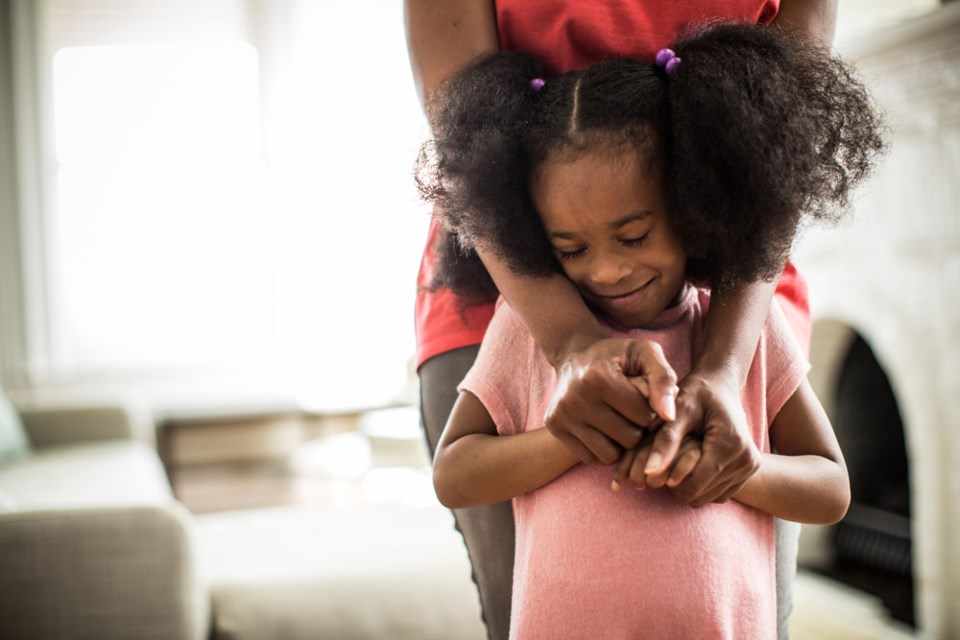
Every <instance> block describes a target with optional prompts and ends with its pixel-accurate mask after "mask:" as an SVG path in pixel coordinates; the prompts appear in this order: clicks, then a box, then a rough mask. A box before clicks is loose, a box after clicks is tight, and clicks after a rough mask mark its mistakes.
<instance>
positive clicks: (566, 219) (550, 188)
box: [531, 145, 686, 329]
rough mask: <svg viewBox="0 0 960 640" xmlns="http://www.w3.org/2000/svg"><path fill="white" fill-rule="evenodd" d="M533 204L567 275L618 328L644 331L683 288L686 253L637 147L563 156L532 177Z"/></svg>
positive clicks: (610, 147) (606, 147)
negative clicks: (571, 158) (571, 157)
mask: <svg viewBox="0 0 960 640" xmlns="http://www.w3.org/2000/svg"><path fill="white" fill-rule="evenodd" d="M531 195H532V197H533V202H534V204H535V205H536V207H537V211H538V212H539V213H540V218H541V219H542V220H543V224H544V227H546V230H547V236H548V237H549V239H550V243H551V244H552V245H553V248H554V251H555V253H556V256H557V258H558V259H559V260H560V264H561V265H562V266H563V271H564V273H566V274H567V277H568V278H570V280H572V281H573V283H574V284H576V285H577V287H579V289H580V291H581V293H582V294H583V297H584V299H586V301H587V303H588V304H590V305H591V306H592V307H593V308H594V309H596V310H597V311H598V312H599V313H600V314H601V315H603V316H605V317H606V318H607V319H608V320H609V321H610V322H611V323H613V324H614V325H616V326H619V327H621V328H627V329H630V328H637V327H643V326H645V325H647V324H649V323H650V321H652V320H653V319H654V318H655V317H656V316H657V314H659V313H660V312H661V311H663V310H664V309H666V308H667V307H669V306H671V305H673V304H676V301H677V299H678V296H679V295H680V293H681V292H682V290H683V284H684V274H685V269H686V254H685V253H684V251H683V249H682V247H681V246H680V241H679V239H678V238H677V235H676V234H675V233H674V231H673V228H672V227H671V226H670V222H669V219H668V215H667V210H666V204H665V199H664V193H663V189H662V187H661V185H660V178H659V176H657V175H655V174H654V172H652V171H651V167H650V163H649V162H648V159H647V157H646V155H645V154H643V153H641V152H640V151H638V150H637V149H636V148H634V147H632V146H630V147H624V146H614V145H595V146H593V147H592V148H589V149H587V150H586V151H583V152H579V153H578V155H577V156H576V157H575V158H574V159H573V160H572V161H571V160H569V159H568V157H566V154H564V152H563V151H561V152H559V153H556V152H555V153H554V154H552V155H550V156H548V157H547V159H546V161H545V162H543V163H542V164H541V165H540V166H539V167H537V170H536V171H535V172H534V176H533V180H532V182H531Z"/></svg>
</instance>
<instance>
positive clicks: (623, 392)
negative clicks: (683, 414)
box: [544, 338, 678, 464]
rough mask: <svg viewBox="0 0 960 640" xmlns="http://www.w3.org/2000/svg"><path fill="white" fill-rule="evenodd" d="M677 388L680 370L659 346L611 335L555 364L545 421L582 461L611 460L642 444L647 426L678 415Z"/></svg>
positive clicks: (592, 462)
mask: <svg viewBox="0 0 960 640" xmlns="http://www.w3.org/2000/svg"><path fill="white" fill-rule="evenodd" d="M627 376H639V380H634V381H631V380H630V379H628V377H627ZM677 392H678V388H677V375H676V373H675V372H674V371H673V368H672V367H671V366H670V365H669V364H668V363H667V360H666V358H665V357H664V355H663V350H662V349H661V348H660V345H658V344H656V343H654V342H649V341H646V340H626V339H613V338H609V339H605V340H600V341H598V342H595V343H593V344H592V345H590V346H589V347H587V348H585V349H583V350H581V351H579V352H577V353H575V354H574V355H573V356H572V357H570V358H568V359H567V360H566V361H565V362H564V363H563V364H561V365H560V366H559V367H558V368H557V384H556V387H555V388H554V392H553V396H552V397H551V400H550V404H549V406H548V408H547V413H546V416H545V417H544V421H545V423H546V426H547V428H548V429H549V430H550V432H551V433H552V434H553V435H554V436H556V437H557V438H558V439H559V440H560V441H561V442H563V443H564V444H565V445H566V446H567V447H568V448H569V449H570V450H571V451H572V452H573V453H574V454H575V455H576V456H577V457H579V458H580V459H581V460H582V461H583V462H586V463H588V464H613V463H615V462H616V461H617V460H618V459H619V458H620V456H621V454H622V453H623V451H624V450H625V449H631V448H633V447H636V446H637V444H639V442H640V439H641V437H642V436H643V430H644V429H645V428H648V427H651V426H653V425H655V424H657V423H659V421H660V420H661V419H662V420H672V419H674V417H675V416H676V396H677ZM648 398H649V400H648Z"/></svg>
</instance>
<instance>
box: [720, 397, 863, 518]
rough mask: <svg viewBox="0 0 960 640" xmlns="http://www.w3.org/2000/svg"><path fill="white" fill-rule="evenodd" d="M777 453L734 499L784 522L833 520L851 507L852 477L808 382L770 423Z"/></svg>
mask: <svg viewBox="0 0 960 640" xmlns="http://www.w3.org/2000/svg"><path fill="white" fill-rule="evenodd" d="M770 440H771V443H772V444H773V446H774V448H775V449H776V451H777V453H776V454H763V455H762V459H761V464H760V469H759V471H757V473H755V474H754V475H753V476H752V477H751V478H750V479H749V480H747V482H746V484H744V486H743V489H741V490H740V492H739V493H737V494H736V495H735V496H734V499H735V500H737V501H739V502H742V503H744V504H747V505H750V506H751V507H755V508H757V509H760V510H761V511H765V512H767V513H769V514H771V515H774V516H777V517H779V518H784V519H786V520H793V521H796V522H802V523H807V524H833V523H835V522H838V521H839V520H840V519H841V518H843V516H844V514H846V512H847V507H849V506H850V479H849V477H848V476H847V467H846V464H845V463H844V461H843V454H842V453H841V452H840V445H839V444H837V438H836V436H835V435H834V433H833V428H832V427H831V426H830V420H829V419H828V418H827V415H826V413H825V412H824V410H823V407H822V406H821V405H820V401H819V400H817V397H816V395H815V394H814V392H813V389H811V388H810V384H809V383H808V382H807V381H806V380H804V381H803V383H802V384H801V385H800V388H799V389H797V391H796V392H795V393H794V394H793V396H792V397H791V398H790V399H789V400H788V401H787V403H786V404H785V405H784V406H783V408H782V409H781V410H780V413H779V414H777V417H776V419H774V421H773V425H772V426H771V427H770Z"/></svg>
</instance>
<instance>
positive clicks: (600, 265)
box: [590, 255, 632, 285]
mask: <svg viewBox="0 0 960 640" xmlns="http://www.w3.org/2000/svg"><path fill="white" fill-rule="evenodd" d="M591 267H592V268H591V273H590V277H591V279H592V280H593V281H594V282H595V283H596V284H601V285H609V284H617V283H618V282H620V281H621V280H623V279H624V278H625V277H627V276H628V275H629V274H630V271H631V269H632V266H631V265H630V263H629V262H628V261H627V260H624V259H623V258H621V257H620V256H616V255H611V256H598V257H597V258H596V259H595V260H594V261H593V264H592V265H591Z"/></svg>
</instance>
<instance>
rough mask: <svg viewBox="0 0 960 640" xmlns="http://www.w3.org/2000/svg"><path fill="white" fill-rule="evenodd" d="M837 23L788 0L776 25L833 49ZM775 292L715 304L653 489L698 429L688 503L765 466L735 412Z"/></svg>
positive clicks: (743, 294) (805, 1)
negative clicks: (696, 459)
mask: <svg viewBox="0 0 960 640" xmlns="http://www.w3.org/2000/svg"><path fill="white" fill-rule="evenodd" d="M836 22H837V0H782V1H781V3H780V9H779V11H778V12H777V17H776V19H775V20H774V23H775V24H777V25H779V26H782V27H784V28H786V29H790V30H793V31H795V32H796V33H798V34H800V35H802V36H803V37H806V38H809V39H810V40H812V41H814V42H817V43H818V44H819V45H820V46H822V47H824V48H826V49H829V48H830V47H831V46H832V43H833V35H834V31H835V29H836ZM774 289H775V287H774V286H773V285H772V284H770V283H755V284H752V285H749V286H747V287H743V288H741V289H738V290H733V291H726V292H719V293H718V294H717V295H716V296H715V297H714V302H713V304H711V309H710V315H709V316H708V318H707V334H706V341H705V346H704V350H703V351H702V352H701V354H700V356H699V357H698V359H697V361H696V362H695V363H694V366H693V368H692V370H691V372H690V374H689V375H688V376H687V377H686V378H684V379H683V380H681V381H680V395H679V397H678V399H677V416H678V419H677V420H676V421H675V422H673V423H670V424H669V425H667V427H666V428H664V429H661V430H660V432H659V433H658V436H657V438H656V440H655V441H654V444H653V447H652V449H651V453H650V456H649V458H648V459H647V461H646V465H645V468H644V470H645V472H646V474H647V484H649V485H651V486H662V485H663V484H664V483H665V482H666V479H667V477H668V475H669V470H670V465H671V464H672V463H673V462H674V460H675V456H676V452H677V450H678V449H679V447H680V443H681V442H682V441H683V439H684V436H686V435H687V434H690V433H694V432H697V431H698V430H699V431H700V432H702V433H703V438H704V444H703V452H702V457H701V459H700V462H699V464H697V466H696V467H695V469H694V471H693V473H692V474H691V475H690V476H689V477H688V478H687V480H686V481H685V482H684V483H683V484H682V485H680V487H679V488H678V490H677V493H678V495H680V496H681V497H682V498H683V499H685V500H686V501H688V502H689V503H691V504H693V505H694V506H699V505H703V504H706V503H708V502H713V501H721V502H722V501H724V500H727V499H728V498H730V497H731V496H732V495H733V494H735V493H737V492H738V491H739V490H740V489H741V488H742V487H743V485H744V483H745V482H746V480H747V479H748V478H749V477H750V476H751V475H752V474H753V473H754V472H755V471H756V470H757V468H758V467H759V465H760V459H759V456H758V455H757V454H756V453H755V452H754V451H753V450H752V449H751V448H750V447H748V446H747V441H746V438H747V434H746V433H743V432H742V429H738V428H737V424H738V421H737V420H735V419H734V413H735V412H736V411H737V409H738V408H739V407H738V405H739V396H740V388H741V387H742V385H743V382H744V381H745V380H746V375H747V372H748V371H749V367H750V363H751V361H752V360H753V354H754V351H755V350H756V344H757V340H758V339H759V336H760V330H761V328H762V326H763V322H764V320H765V318H766V314H767V310H768V309H769V306H770V300H771V299H772V297H773V292H774ZM724 461H726V462H724Z"/></svg>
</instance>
